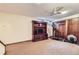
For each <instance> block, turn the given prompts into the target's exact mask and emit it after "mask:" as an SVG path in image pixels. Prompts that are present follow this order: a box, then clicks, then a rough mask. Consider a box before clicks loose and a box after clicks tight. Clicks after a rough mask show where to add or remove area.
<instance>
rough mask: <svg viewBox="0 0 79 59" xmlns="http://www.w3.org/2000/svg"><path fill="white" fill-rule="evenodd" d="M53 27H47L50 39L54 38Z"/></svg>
mask: <svg viewBox="0 0 79 59" xmlns="http://www.w3.org/2000/svg"><path fill="white" fill-rule="evenodd" d="M52 30H53V28H52V26H51V25H47V33H48V37H50V36H52Z"/></svg>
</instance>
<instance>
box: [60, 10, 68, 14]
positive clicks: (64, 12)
mask: <svg viewBox="0 0 79 59" xmlns="http://www.w3.org/2000/svg"><path fill="white" fill-rule="evenodd" d="M68 12H69V11H68V10H66V11H63V12H61V14H66V13H68Z"/></svg>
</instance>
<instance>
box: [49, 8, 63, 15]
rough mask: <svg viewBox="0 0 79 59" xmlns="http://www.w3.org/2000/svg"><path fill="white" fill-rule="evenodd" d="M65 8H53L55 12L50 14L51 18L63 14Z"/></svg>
mask: <svg viewBox="0 0 79 59" xmlns="http://www.w3.org/2000/svg"><path fill="white" fill-rule="evenodd" d="M63 8H64V7H56V8H53V10H52V11H51V12H50V13H49V16H53V15H57V14H62V11H61V10H62V9H63Z"/></svg>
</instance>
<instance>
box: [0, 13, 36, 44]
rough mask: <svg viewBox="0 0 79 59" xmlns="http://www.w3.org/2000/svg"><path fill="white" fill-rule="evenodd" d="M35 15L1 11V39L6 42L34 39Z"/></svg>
mask: <svg viewBox="0 0 79 59" xmlns="http://www.w3.org/2000/svg"><path fill="white" fill-rule="evenodd" d="M34 19H35V18H34V17H26V16H21V15H14V14H6V13H0V40H1V41H3V42H4V43H5V44H10V43H15V42H21V41H26V40H31V39H32V23H31V21H32V20H34Z"/></svg>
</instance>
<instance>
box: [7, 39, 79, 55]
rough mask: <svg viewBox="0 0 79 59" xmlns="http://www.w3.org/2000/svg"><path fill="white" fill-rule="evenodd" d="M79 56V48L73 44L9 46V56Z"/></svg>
mask: <svg viewBox="0 0 79 59" xmlns="http://www.w3.org/2000/svg"><path fill="white" fill-rule="evenodd" d="M71 54H74V55H76V54H79V46H77V45H75V44H71V43H66V42H61V41H56V40H51V39H48V40H43V41H39V42H23V43H18V44H13V45H8V46H7V55H71Z"/></svg>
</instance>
